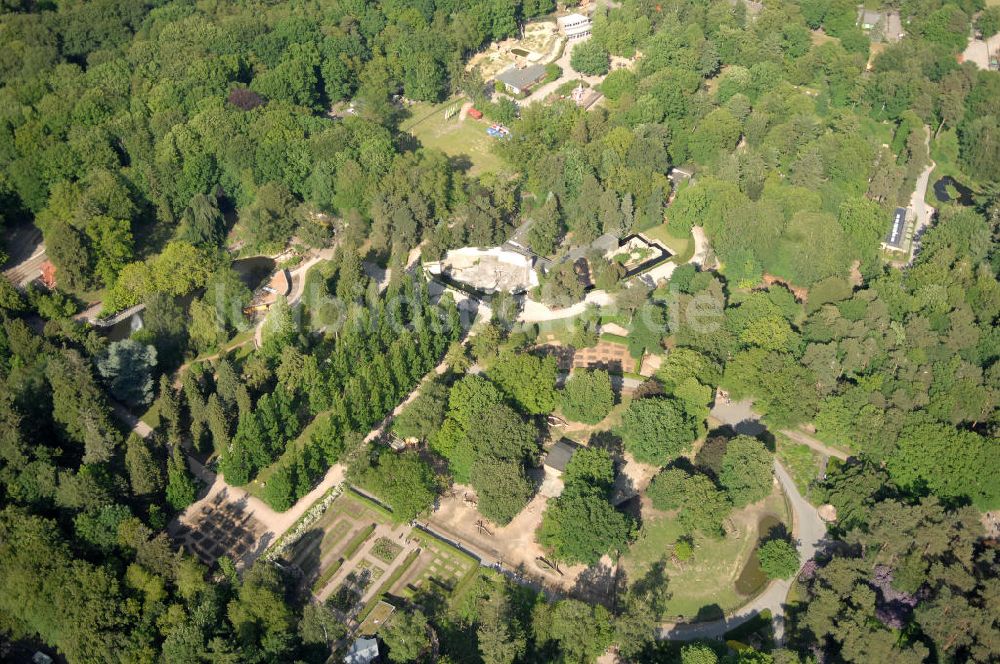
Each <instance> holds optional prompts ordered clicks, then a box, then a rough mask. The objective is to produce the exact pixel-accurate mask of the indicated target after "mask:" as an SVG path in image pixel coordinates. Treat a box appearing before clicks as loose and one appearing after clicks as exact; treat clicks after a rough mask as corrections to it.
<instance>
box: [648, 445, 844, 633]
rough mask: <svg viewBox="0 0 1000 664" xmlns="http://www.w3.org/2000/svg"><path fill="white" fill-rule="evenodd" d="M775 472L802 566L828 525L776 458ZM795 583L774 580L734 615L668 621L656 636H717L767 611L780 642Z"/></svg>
mask: <svg viewBox="0 0 1000 664" xmlns="http://www.w3.org/2000/svg"><path fill="white" fill-rule="evenodd" d="M774 474H775V476H776V477H777V478H778V482H780V483H781V488H782V490H783V491H784V492H785V495H786V496H787V497H788V503H789V505H791V508H792V536H793V537H794V538H795V541H796V547H797V548H798V550H799V561H800V566H799V569H800V570H801V569H802V566H803V565H805V563H806V561H808V560H810V559H811V558H812V557H813V556H815V555H816V549H817V547H818V546H819V544H820V543H821V542H822V541H823V539H824V537H825V536H826V524H825V523H824V522H823V520H822V519H820V518H819V514H818V513H817V512H816V508H815V507H813V506H812V505H810V504H809V501H807V500H806V499H805V498H803V497H802V494H800V493H799V490H798V489H797V488H796V486H795V482H793V481H792V478H791V476H789V474H788V472H787V471H786V470H785V468H784V467H783V466H782V465H781V463H779V462H778V460H777V459H775V461H774ZM792 583H794V577H793V578H792V579H790V580H776V581H772V582H771V583H770V584H769V585H768V586H767V589H766V590H764V592H762V593H761V594H760V595H758V596H757V597H755V598H754V599H752V600H750V602H749V603H748V604H745V605H744V606H742V607H740V608H739V609H737V610H736V611H735V612H734V613H733V614H732V615H730V616H728V617H726V618H721V619H719V620H713V621H710V622H698V623H668V624H665V625H661V626H660V628H659V629H658V630H657V638H660V639H674V640H678V641H693V640H695V639H718V638H722V636H723V635H724V634H725V633H726V632H728V631H729V630H731V629H734V628H736V627H739V626H740V625H742V624H743V623H745V622H747V621H748V620H750V619H751V618H753V617H754V616H756V615H757V614H759V613H761V612H762V611H764V610H768V611H770V612H771V617H772V619H773V621H774V638H775V641H776V642H777V643H779V644H780V643H781V642H782V639H783V638H784V632H785V620H784V603H785V598H786V597H787V596H788V590H789V588H791V587H792Z"/></svg>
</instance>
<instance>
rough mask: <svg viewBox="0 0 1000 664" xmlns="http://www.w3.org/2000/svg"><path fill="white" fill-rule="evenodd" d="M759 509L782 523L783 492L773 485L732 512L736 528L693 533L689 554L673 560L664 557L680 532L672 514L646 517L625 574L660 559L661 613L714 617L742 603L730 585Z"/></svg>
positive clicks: (748, 550)
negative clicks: (719, 534)
mask: <svg viewBox="0 0 1000 664" xmlns="http://www.w3.org/2000/svg"><path fill="white" fill-rule="evenodd" d="M763 514H775V515H779V516H780V517H781V519H782V520H783V521H784V522H785V523H787V522H788V517H787V515H786V510H785V503H784V497H783V496H782V495H781V493H780V492H779V491H777V490H776V491H775V492H774V493H772V494H771V495H770V496H769V497H768V498H766V499H765V500H764V501H762V502H761V503H757V504H755V505H751V506H749V507H746V508H744V509H742V510H739V511H736V512H734V513H733V514H732V515H731V517H730V519H731V520H732V522H733V524H735V525H736V528H737V533H736V534H735V535H727V536H725V537H720V538H713V537H706V536H704V535H701V534H695V536H694V555H693V556H692V557H691V558H690V559H689V560H688V561H686V562H684V563H682V564H680V565H677V564H675V563H673V562H671V561H670V558H671V553H672V551H673V546H674V544H675V543H676V542H677V540H678V539H679V538H681V537H682V536H683V535H685V532H684V531H683V529H682V528H681V526H680V524H679V523H678V522H677V519H676V518H674V517H673V516H669V515H664V514H661V515H657V516H652V515H651V516H649V517H647V520H646V522H645V523H644V525H643V529H642V532H641V533H640V535H639V538H638V539H637V540H636V542H635V543H634V544H633V545H632V547H631V548H630V549H629V551H628V553H627V554H626V555H625V556H624V557H623V558H622V565H623V566H624V567H625V570H626V572H627V573H628V579H629V580H630V582H632V583H634V582H636V581H638V580H639V579H642V578H643V577H644V576H645V575H646V574H648V573H649V572H650V570H651V569H652V567H653V565H655V564H657V563H659V562H660V561H664V563H665V564H666V568H665V569H664V574H665V576H666V577H667V580H666V591H667V594H668V595H669V599H668V600H667V602H666V608H665V611H664V615H663V616H661V617H662V618H663V619H676V618H685V619H690V618H694V617H696V616H698V615H699V613H701V614H702V616H703V617H705V618H714V617H718V611H719V610H721V611H723V612H728V611H731V610H733V609H736V608H738V607H740V606H742V605H743V604H745V603H746V602H747V600H748V598H747V597H746V596H744V595H741V594H740V593H739V592H737V590H736V579H738V578H739V576H740V572H742V571H743V567H744V565H745V564H746V563H747V561H748V560H749V559H750V556H751V554H752V553H753V550H754V547H755V546H756V544H757V539H758V536H759V535H758V533H757V522H758V520H759V518H760V516H761V515H763Z"/></svg>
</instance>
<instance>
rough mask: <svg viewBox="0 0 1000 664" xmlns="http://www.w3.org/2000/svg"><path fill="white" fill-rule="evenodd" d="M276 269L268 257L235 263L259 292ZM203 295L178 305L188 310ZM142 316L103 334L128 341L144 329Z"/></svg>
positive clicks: (190, 296)
mask: <svg viewBox="0 0 1000 664" xmlns="http://www.w3.org/2000/svg"><path fill="white" fill-rule="evenodd" d="M276 267H277V264H276V263H275V261H274V259H273V258H270V257H268V256H251V257H250V258H240V259H237V260H235V261H233V271H234V272H236V274H237V275H239V278H240V281H242V282H243V283H244V284H246V287H247V288H249V289H250V290H251V291H254V290H257V289H258V288H259V287H260V286H262V285H264V284H265V283H267V281H268V280H269V279H270V278H271V275H272V274H274V270H275V268H276ZM201 293H202V291H201V290H199V291H196V292H194V293H190V294H188V295H185V296H183V297H181V298H178V299H177V303H178V304H179V305H180V306H181V307H184V308H186V307H187V305H188V304H190V303H191V300H193V299H194V297H195V296H196V295H200V294H201ZM142 316H143V312H142V311H139V312H137V313H135V314H133V315H132V316H129V317H128V318H126V319H125V320H121V321H119V322H117V323H115V324H114V325H112V326H110V327H106V328H101V329H102V333H103V334H104V336H106V337H107V338H108V339H109V340H110V341H121V340H122V339H128V338H129V337H131V336H132V335H133V334H135V333H136V332H138V331H139V330H141V329H142Z"/></svg>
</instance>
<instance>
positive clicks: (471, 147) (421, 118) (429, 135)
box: [400, 98, 504, 175]
mask: <svg viewBox="0 0 1000 664" xmlns="http://www.w3.org/2000/svg"><path fill="white" fill-rule="evenodd" d="M463 103H465V99H464V98H458V99H450V100H448V101H446V102H444V103H441V104H428V103H426V102H417V103H415V104H413V105H412V106H410V107H409V111H410V117H409V118H407V119H406V120H405V121H404V122H403V123H402V124H401V125H400V129H402V130H403V131H405V132H408V133H410V134H411V135H413V136H414V137H415V138H416V139H417V140H418V141H420V144H421V145H422V146H423V147H425V148H435V149H437V150H440V151H441V152H444V153H445V154H446V155H448V156H449V157H465V158H467V159H468V160H469V163H470V164H471V168H470V169H469V173H470V174H471V175H480V174H482V173H487V172H499V171H502V170H504V164H503V161H502V160H501V159H500V157H498V156H497V155H495V154H494V153H493V152H492V148H493V144H494V143H496V141H497V139H495V138H492V137H491V136H489V135H488V134H487V133H486V128H487V127H489V126H490V124H491V123H490V122H489V121H488V120H486V119H485V118H483V119H482V120H476V119H474V118H472V117H466V118H465V120H461V119H459V116H460V113H455V115H454V116H453V117H451V118H449V119H448V120H445V118H444V116H445V113H446V112H447V111H448V109H450V108H456V107H461V105H462V104H463Z"/></svg>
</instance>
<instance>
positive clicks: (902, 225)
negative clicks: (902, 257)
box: [884, 207, 906, 249]
mask: <svg viewBox="0 0 1000 664" xmlns="http://www.w3.org/2000/svg"><path fill="white" fill-rule="evenodd" d="M905 230H906V208H901V207H898V208H896V211H895V212H893V214H892V226H891V227H890V228H889V234H888V235H886V237H885V242H884V244H885V246H886V247H888V248H889V249H902V248H903V235H904V232H903V231H905Z"/></svg>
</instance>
